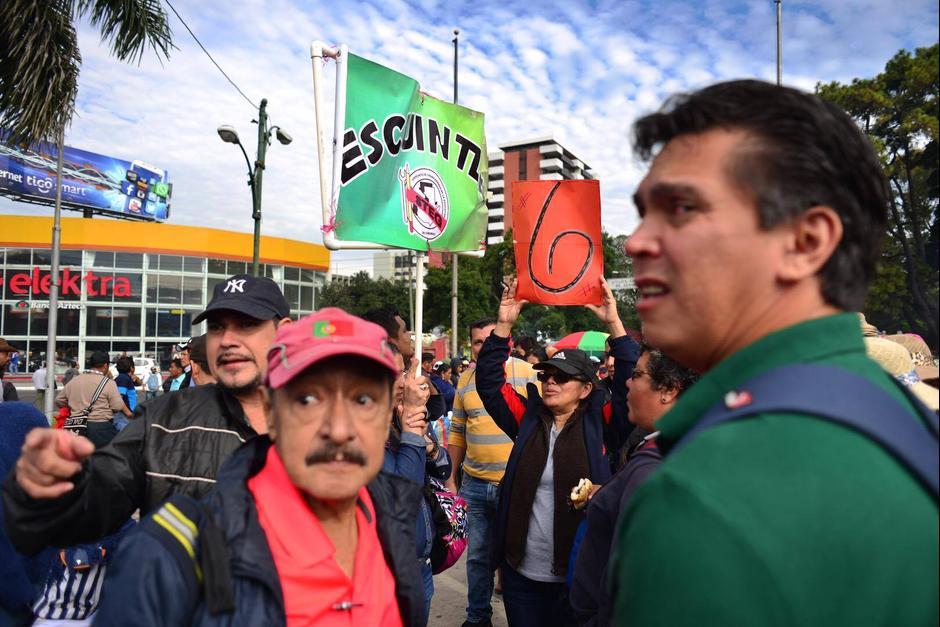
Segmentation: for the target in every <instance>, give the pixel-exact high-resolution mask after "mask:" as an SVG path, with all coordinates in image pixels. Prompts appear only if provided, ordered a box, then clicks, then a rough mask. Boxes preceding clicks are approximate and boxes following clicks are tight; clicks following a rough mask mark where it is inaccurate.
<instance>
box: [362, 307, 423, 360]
mask: <svg viewBox="0 0 940 627" xmlns="http://www.w3.org/2000/svg"><path fill="white" fill-rule="evenodd" d="M362 317H363V318H365V319H366V320H368V321H369V322H374V323H375V324H377V325H379V326H380V327H382V328H383V329H385V332H386V333H388V341H389V343H390V344H394V345H395V347H396V348H397V349H398V350H399V352H400V353H401V356H402V358H403V359H404V360H405V363H406V364H410V363H411V358H412V357H414V356H415V343H414V339H413V338H412V337H411V332H410V331H409V330H408V325H407V324H405V320H404V318H402V317H401V314H399V313H398V310H397V309H395V308H394V307H393V306H391V305H385V306H383V307H379V308H377V309H372V310H370V311H367V312H366V313H365V315H363V316H362Z"/></svg>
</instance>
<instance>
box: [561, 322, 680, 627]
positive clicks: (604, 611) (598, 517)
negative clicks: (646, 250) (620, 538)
mask: <svg viewBox="0 0 940 627" xmlns="http://www.w3.org/2000/svg"><path fill="white" fill-rule="evenodd" d="M631 341H632V340H630V338H629V337H628V336H626V335H623V336H617V337H615V336H613V335H611V337H610V342H611V344H612V345H616V344H618V343H623V342H627V343H629V342H631ZM610 357H612V358H613V359H614V361H615V362H616V361H620V362H621V363H620V364H619V366H617V365H615V366H614V368H613V370H614V372H616V371H617V368H618V367H619V369H620V370H623V369H624V368H631V367H632V364H630V363H629V362H626V361H625V360H623V359H621V360H617V359H616V358H615V357H614V355H613V354H611V355H610ZM632 370H633V372H632V375H631V377H630V378H629V379H627V405H628V406H629V412H628V416H629V418H630V422H632V423H633V424H635V425H636V427H637V428H636V430H635V432H634V434H631V437H632V438H633V439H636V440H637V444H636V445H635V446H634V447H632V450H631V451H629V456H628V458H627V461H626V464H624V465H623V468H621V469H620V470H619V471H618V472H617V473H616V474H615V475H614V476H613V477H612V478H611V479H610V481H608V482H607V483H605V484H604V485H603V486H600V488H599V489H598V490H597V491H596V492H594V494H593V496H592V497H591V498H590V501H589V503H588V506H587V516H586V520H587V527H586V531H585V534H584V538H583V539H582V541H581V544H580V546H579V548H578V551H577V560H576V563H575V565H574V570H573V573H572V581H571V607H572V609H573V610H574V613H575V616H576V618H577V620H578V624H579V625H590V626H595V625H596V626H599V627H607V626H608V625H610V624H611V621H610V615H611V610H612V602H611V597H610V593H609V591H608V586H607V571H608V568H607V566H608V561H609V560H610V553H611V548H612V544H613V540H614V531H615V529H616V528H617V521H618V519H619V518H620V516H621V513H622V512H623V511H624V510H625V509H626V506H627V504H628V503H629V502H630V497H631V496H632V495H633V493H634V492H635V491H636V489H637V488H638V487H639V486H640V485H642V484H643V482H644V481H646V479H647V477H649V476H650V474H651V473H652V472H653V471H654V470H656V468H658V467H659V464H660V463H661V462H662V455H660V453H659V449H657V448H656V436H657V435H658V432H657V431H656V426H655V424H656V421H657V420H659V418H660V417H662V416H663V415H664V414H665V413H666V412H667V411H669V410H670V409H672V407H673V405H675V403H676V400H677V399H678V397H679V395H680V394H682V393H683V392H684V391H685V390H687V389H688V388H689V386H690V385H692V383H693V382H694V381H695V374H694V373H693V372H692V371H691V370H689V369H687V368H683V367H682V366H680V365H679V364H677V363H676V362H675V361H673V360H672V359H670V358H669V357H667V356H665V355H663V354H662V353H661V352H660V351H658V350H655V349H652V348H650V347H649V346H643V347H642V348H641V353H640V358H639V359H638V360H637V362H636V367H635V368H632ZM621 385H622V382H621Z"/></svg>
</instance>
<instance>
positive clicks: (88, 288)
mask: <svg viewBox="0 0 940 627" xmlns="http://www.w3.org/2000/svg"><path fill="white" fill-rule="evenodd" d="M105 278H107V281H104V279H105ZM102 284H104V285H105V286H106V287H107V289H102V288H101V286H102ZM113 288H114V273H113V272H95V273H94V278H93V279H91V280H90V281H89V280H88V279H87V278H86V283H85V286H84V290H85V298H86V299H87V300H89V301H93V302H99V303H100V302H106V303H109V302H111V300H112V298H113V297H112V293H113Z"/></svg>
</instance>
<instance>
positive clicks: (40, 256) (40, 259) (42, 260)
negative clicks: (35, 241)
mask: <svg viewBox="0 0 940 627" xmlns="http://www.w3.org/2000/svg"><path fill="white" fill-rule="evenodd" d="M32 265H34V266H49V265H52V251H51V250H49V249H46V248H34V249H33V264H32Z"/></svg>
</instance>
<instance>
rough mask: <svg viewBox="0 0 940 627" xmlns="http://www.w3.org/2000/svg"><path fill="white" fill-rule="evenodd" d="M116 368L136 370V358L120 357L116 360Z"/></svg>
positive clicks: (120, 370)
mask: <svg viewBox="0 0 940 627" xmlns="http://www.w3.org/2000/svg"><path fill="white" fill-rule="evenodd" d="M114 369H115V370H117V371H118V372H123V373H128V372H134V359H133V358H132V357H118V358H117V360H115V362H114Z"/></svg>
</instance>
